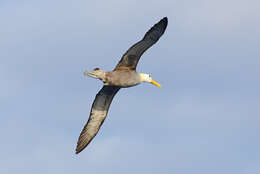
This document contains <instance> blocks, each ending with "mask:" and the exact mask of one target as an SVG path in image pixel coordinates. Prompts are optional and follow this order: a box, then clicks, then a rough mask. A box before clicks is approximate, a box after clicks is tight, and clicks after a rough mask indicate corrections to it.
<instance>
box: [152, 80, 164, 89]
mask: <svg viewBox="0 0 260 174" xmlns="http://www.w3.org/2000/svg"><path fill="white" fill-rule="evenodd" d="M151 83H152V84H154V85H156V86H158V87H160V88H161V87H162V86H161V85H160V84H159V83H157V82H156V81H154V80H153V79H152V81H151Z"/></svg>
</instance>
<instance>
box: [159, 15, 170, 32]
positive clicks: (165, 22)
mask: <svg viewBox="0 0 260 174" xmlns="http://www.w3.org/2000/svg"><path fill="white" fill-rule="evenodd" d="M160 22H161V23H163V24H164V30H165V29H166V27H167V25H168V18H167V16H165V17H164V18H162V19H161V20H160ZM160 22H159V23H160Z"/></svg>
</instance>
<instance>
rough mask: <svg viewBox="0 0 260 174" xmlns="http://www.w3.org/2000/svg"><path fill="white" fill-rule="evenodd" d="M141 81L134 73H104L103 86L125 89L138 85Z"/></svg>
mask: <svg viewBox="0 0 260 174" xmlns="http://www.w3.org/2000/svg"><path fill="white" fill-rule="evenodd" d="M140 82H141V79H140V77H139V75H138V73H136V72H135V71H112V72H107V73H106V80H105V82H104V83H105V85H110V86H120V87H122V88H127V87H131V86H136V85H138V84H140Z"/></svg>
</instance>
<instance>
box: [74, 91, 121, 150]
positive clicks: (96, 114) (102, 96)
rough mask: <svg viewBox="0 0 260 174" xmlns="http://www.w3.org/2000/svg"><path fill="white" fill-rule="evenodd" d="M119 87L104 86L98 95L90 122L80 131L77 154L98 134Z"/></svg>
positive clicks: (93, 105)
mask: <svg viewBox="0 0 260 174" xmlns="http://www.w3.org/2000/svg"><path fill="white" fill-rule="evenodd" d="M119 89H120V87H117V86H103V88H102V89H101V90H100V91H99V92H98V94H97V95H96V98H95V100H94V102H93V104H92V108H91V112H90V116H89V119H88V122H87V124H86V125H85V126H84V128H83V130H82V131H81V133H80V136H79V139H78V143H77V148H76V154H78V153H79V152H81V151H82V150H83V149H84V148H85V147H86V146H87V145H88V144H89V143H90V142H91V140H92V139H93V138H94V137H95V136H96V134H97V132H98V131H99V129H100V127H101V125H102V123H103V122H104V120H105V118H106V116H107V112H108V109H109V106H110V104H111V102H112V100H113V98H114V96H115V94H116V93H117V92H118V91H119Z"/></svg>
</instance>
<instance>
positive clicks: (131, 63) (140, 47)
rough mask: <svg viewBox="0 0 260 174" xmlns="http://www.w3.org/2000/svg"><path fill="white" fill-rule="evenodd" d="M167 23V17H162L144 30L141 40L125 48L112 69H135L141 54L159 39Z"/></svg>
mask: <svg viewBox="0 0 260 174" xmlns="http://www.w3.org/2000/svg"><path fill="white" fill-rule="evenodd" d="M167 24H168V19H167V17H164V18H163V19H161V20H160V21H159V22H158V23H157V24H155V25H154V26H153V27H152V28H151V29H150V30H149V31H148V32H146V34H145V35H144V37H143V39H142V40H141V41H139V42H137V43H136V44H134V45H133V46H132V47H131V48H129V49H128V50H127V52H126V53H125V54H124V55H123V57H122V58H121V60H120V61H119V62H118V64H117V66H116V67H115V69H114V70H119V69H129V70H135V69H136V65H137V63H138V61H139V59H140V57H141V56H142V54H143V53H144V52H145V51H146V50H147V49H148V48H150V47H151V46H152V45H153V44H155V43H156V42H157V41H158V40H159V38H160V37H161V36H162V35H163V33H164V31H165V29H166V27H167Z"/></svg>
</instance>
